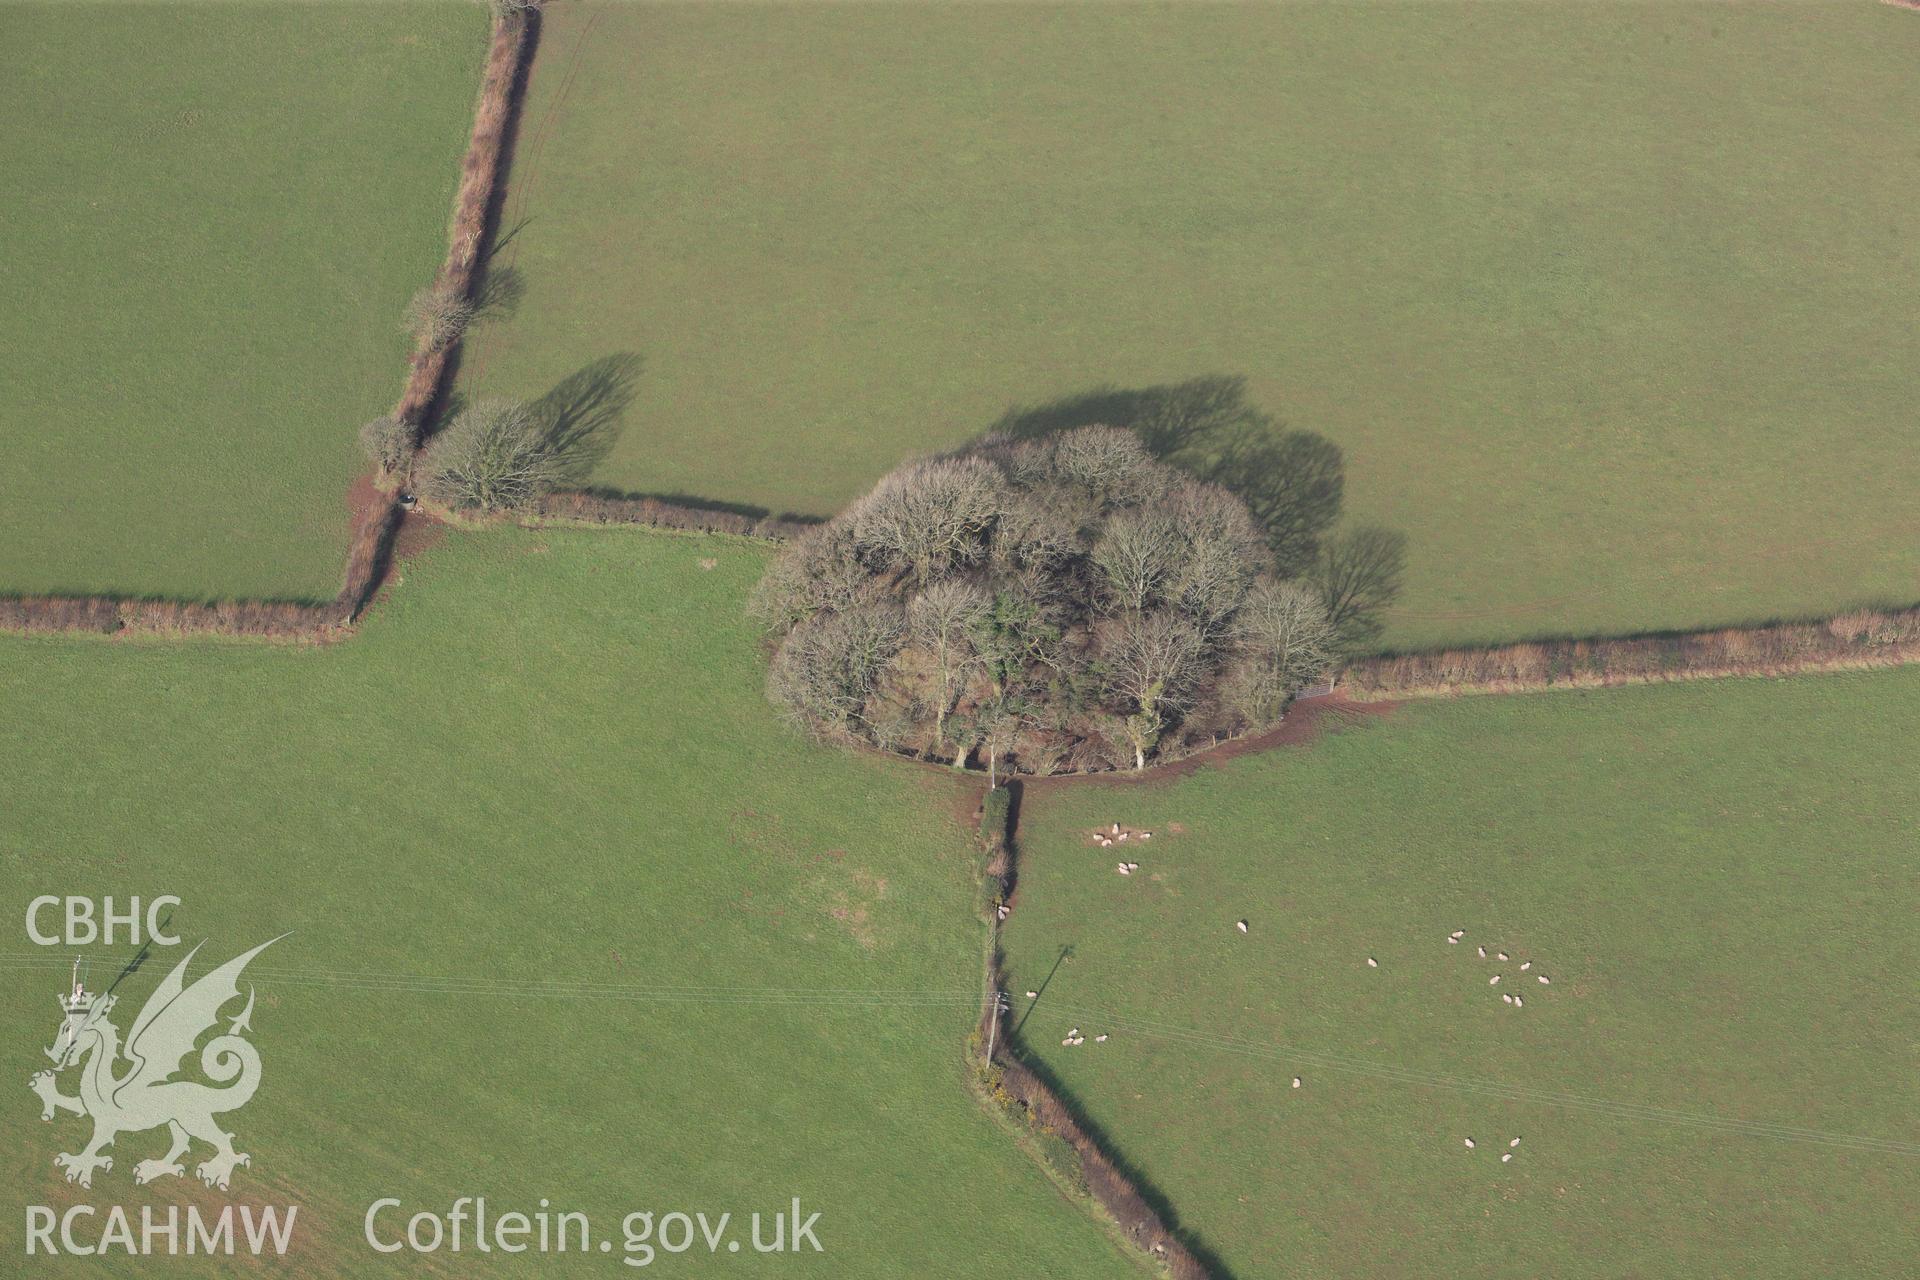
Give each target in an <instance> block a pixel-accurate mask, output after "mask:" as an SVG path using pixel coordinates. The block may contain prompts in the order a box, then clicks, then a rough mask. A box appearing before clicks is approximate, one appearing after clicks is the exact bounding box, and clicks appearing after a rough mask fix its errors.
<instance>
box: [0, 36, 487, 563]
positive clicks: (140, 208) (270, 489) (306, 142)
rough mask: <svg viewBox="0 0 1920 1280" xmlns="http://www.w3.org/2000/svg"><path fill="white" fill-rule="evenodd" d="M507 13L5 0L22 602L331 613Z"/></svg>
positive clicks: (0, 198) (5, 140)
mask: <svg viewBox="0 0 1920 1280" xmlns="http://www.w3.org/2000/svg"><path fill="white" fill-rule="evenodd" d="M485 42H486V18H485V14H484V13H483V12H481V11H480V10H479V9H478V8H477V7H476V6H474V5H471V4H465V3H445V2H442V3H416V4H408V5H366V4H323V3H274V4H258V3H239V4H233V3H202V2H200V0H189V2H187V3H169V4H64V3H63V4H4V5H0V117H4V118H5V120H6V121H7V127H6V128H5V129H3V130H0V174H4V175H5V180H4V181H3V182H0V227H3V228H4V229H5V238H6V251H5V253H3V254H0V296H4V297H5V298H6V305H5V306H4V307H0V351H4V352H5V357H4V360H0V469H3V470H4V472H5V474H6V476H7V478H8V479H7V495H6V499H5V501H4V502H0V591H6V592H29V593H31V592H65V593H93V592H108V593H114V594H121V595H135V596H139V595H158V596H174V597H185V598H190V599H204V598H214V597H233V596H266V597H277V598H303V599H329V598H331V597H332V596H333V594H334V592H335V591H337V590H339V587H340V571H341V564H342V562H343V560H344V559H345V555H346V542H347V531H348V513H347V507H346V491H347V486H348V482H349V480H350V479H351V477H352V475H353V473H354V471H355V470H356V469H357V468H358V467H360V466H361V465H362V463H361V460H360V458H359V456H358V451H357V449H356V446H355V444H354V432H355V430H356V428H358V426H359V425H360V423H361V422H363V421H365V420H366V419H368V418H371V417H373V416H375V415H377V414H379V413H382V412H385V411H386V409H387V408H388V407H390V406H391V404H392V403H393V400H394V398H395V397H396V396H397V395H398V394H399V391H400V384H401V382H402V380H403V379H404V376H405V372H406V369H405V360H406V351H407V343H406V339H405V338H404V337H403V336H402V335H401V334H400V333H399V332H398V331H397V328H396V326H397V324H398V320H399V315H400V312H401V309H402V308H403V306H404V305H405V303H406V300H407V298H408V296H409V295H410V294H411V293H412V292H413V290H415V289H416V288H418V287H419V286H420V285H422V284H424V283H426V282H427V281H428V280H430V279H431V278H432V275H433V272H434V270H435V268H436V267H437V266H438V264H439V260H440V257H441V255H442V254H443V253H444V252H445V250H446V226H447V217H448V211H449V208H450V207H451V203H452V197H453V189H454V183H455V181H456V179H457V178H458V177H459V168H460V155H461V152H462V150H463V149H464V146H465V142H466V134H467V130H468V127H469V125H470V123H471V114H472V106H473V97H474V92H475V88H476V86H477V85H478V83H479V75H480V64H481V60H482V58H483V57H484V55H485Z"/></svg>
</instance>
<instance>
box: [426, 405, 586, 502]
mask: <svg viewBox="0 0 1920 1280" xmlns="http://www.w3.org/2000/svg"><path fill="white" fill-rule="evenodd" d="M558 473H559V464H558V460H557V459H556V458H555V456H554V450H553V446H552V443H551V442H550V441H549V440H548V439H547V436H546V432H545V431H544V430H543V429H542V428H541V426H540V424H539V423H538V422H537V421H536V420H535V419H534V416H533V414H532V413H531V412H530V411H529V410H528V408H527V406H526V405H524V404H520V403H518V402H517V401H512V400H482V401H480V402H479V403H478V404H476V405H474V406H473V407H472V408H470V409H468V410H466V411H465V412H463V413H462V414H461V415H460V416H459V417H457V418H455V419H454V420H453V424H452V425H451V426H449V427H448V428H447V429H446V430H445V431H442V432H441V433H440V434H439V435H437V436H435V437H434V439H433V445H432V448H431V449H429V450H428V452H427V476H426V481H425V484H424V486H423V487H424V488H425V490H426V492H427V494H428V496H430V497H432V498H434V499H436V500H437V501H440V502H444V503H446V504H447V505H448V506H450V507H463V508H468V509H473V510H480V511H501V510H507V509H511V508H515V507H523V506H526V505H527V504H528V503H530V502H532V501H533V500H534V499H535V498H537V497H539V496H540V495H541V494H542V493H545V492H546V491H547V490H549V489H551V488H552V487H553V485H554V482H555V480H556V478H557V476H558Z"/></svg>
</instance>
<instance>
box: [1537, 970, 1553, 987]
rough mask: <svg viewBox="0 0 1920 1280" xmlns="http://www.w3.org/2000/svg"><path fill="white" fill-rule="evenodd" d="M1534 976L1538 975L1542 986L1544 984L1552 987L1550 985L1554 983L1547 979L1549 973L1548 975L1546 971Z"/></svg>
mask: <svg viewBox="0 0 1920 1280" xmlns="http://www.w3.org/2000/svg"><path fill="white" fill-rule="evenodd" d="M1534 977H1536V978H1537V979H1539V981H1540V985H1541V986H1543V987H1550V986H1552V985H1553V983H1551V982H1549V981H1548V980H1547V975H1546V974H1544V973H1537V974H1535V975H1534Z"/></svg>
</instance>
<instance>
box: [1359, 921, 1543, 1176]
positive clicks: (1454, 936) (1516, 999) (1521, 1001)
mask: <svg viewBox="0 0 1920 1280" xmlns="http://www.w3.org/2000/svg"><path fill="white" fill-rule="evenodd" d="M1466 936H1467V931H1466V930H1465V929H1455V930H1454V931H1453V932H1452V933H1450V934H1448V935H1447V945H1448V946H1455V947H1457V946H1459V945H1460V940H1461V939H1462V938H1464V937H1466ZM1474 951H1475V952H1477V953H1478V954H1479V956H1480V958H1481V959H1482V960H1485V959H1487V949H1486V948H1485V947H1482V946H1476V947H1474ZM1493 958H1494V959H1495V960H1498V961H1500V962H1501V963H1502V964H1505V963H1506V962H1507V961H1508V960H1509V959H1510V958H1511V957H1509V956H1508V955H1507V953H1506V952H1504V951H1495V952H1494V953H1493ZM1367 963H1368V964H1372V963H1373V961H1371V960H1369V961H1367ZM1532 968H1533V961H1531V960H1522V961H1521V962H1520V972H1521V973H1526V972H1527V971H1528V970H1530V969H1532ZM1504 976H1505V975H1504V974H1498V973H1496V974H1494V975H1493V976H1492V977H1491V978H1488V979H1487V985H1488V986H1490V987H1497V986H1499V985H1500V979H1501V978H1502V977H1504ZM1533 978H1534V981H1536V982H1538V983H1539V984H1540V985H1541V986H1543V987H1550V986H1552V985H1553V979H1551V978H1549V977H1547V975H1546V974H1544V973H1536V974H1534V975H1533ZM1500 1001H1501V1003H1502V1004H1507V1005H1511V1006H1512V1007H1514V1008H1515V1009H1524V1008H1526V1006H1527V1001H1526V997H1524V996H1520V995H1516V994H1513V993H1511V992H1507V991H1502V992H1501V993H1500ZM1469 1145H1471V1144H1469Z"/></svg>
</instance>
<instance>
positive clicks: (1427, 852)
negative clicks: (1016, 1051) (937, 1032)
mask: <svg viewBox="0 0 1920 1280" xmlns="http://www.w3.org/2000/svg"><path fill="white" fill-rule="evenodd" d="M1917 714H1920V671H1915V670H1910V669H1909V670H1900V671H1894V672H1886V673H1879V674H1872V675H1850V676H1821V677H1803V678H1800V679H1797V680H1790V681H1765V680H1729V681H1719V682H1713V683H1702V684H1692V685H1685V686H1681V685H1670V686H1661V687H1643V688H1634V689H1620V690H1613V691H1605V692H1593V693H1552V694H1542V695H1534V696H1526V697H1522V696H1514V697H1503V698H1478V699H1466V700H1461V701H1458V702H1452V703H1427V704H1420V705H1407V706H1404V707H1401V708H1400V709H1398V710H1397V711H1395V712H1393V713H1392V714H1391V715H1388V716H1386V717H1383V718H1378V719H1369V720H1368V721H1366V722H1365V723H1364V724H1361V725H1359V726H1357V727H1354V728H1351V729H1348V730H1346V731H1344V732H1340V733H1337V734H1334V735H1332V736H1328V737H1324V738H1322V739H1321V740H1319V741H1317V742H1315V743H1313V744H1311V745H1309V746H1305V747H1297V748H1292V749H1287V750H1282V751H1279V752H1275V753H1272V754H1269V755H1265V756H1258V757H1248V758H1244V759H1240V760H1236V761H1233V762H1231V763H1230V764H1228V765H1226V766H1224V767H1222V768H1219V769H1202V770H1200V771H1199V772H1198V773H1196V774H1195V775H1194V776H1192V777H1191V778H1188V779H1185V780H1181V781H1179V782H1177V783H1174V784H1172V785H1166V786H1142V787H1124V786H1108V787H1097V786H1096V787H1090V788H1089V787H1073V788H1069V789H1053V790H1044V791H1042V790H1034V791H1030V793H1029V795H1028V797H1027V801H1026V804H1025V806H1024V811H1025V819H1024V822H1023V831H1022V840H1021V844H1022V849H1023V851H1024V854H1023V859H1022V868H1021V870H1022V874H1021V879H1020V893H1019V899H1018V906H1017V909H1016V910H1015V911H1014V913H1013V916H1012V919H1011V921H1010V922H1009V924H1008V926H1007V933H1006V937H1007V951H1008V954H1009V957H1010V960H1011V966H1012V985H1013V988H1014V991H1015V994H1016V997H1018V994H1019V993H1020V992H1021V991H1024V990H1026V989H1031V988H1037V987H1038V986H1039V984H1040V982H1041V980H1042V979H1043V978H1044V977H1045V975H1046V974H1047V972H1048V970H1049V969H1050V968H1051V967H1052V965H1053V964H1054V962H1055V960H1056V959H1057V957H1058V956H1059V954H1060V950H1061V948H1062V947H1065V946H1071V947H1072V948H1073V953H1072V956H1071V957H1070V958H1069V959H1068V960H1066V962H1065V963H1064V964H1063V965H1062V966H1061V967H1060V970H1059V973H1058V975H1057V976H1056V977H1055V978H1054V980H1053V982H1052V983H1051V984H1050V985H1049V986H1048V987H1047V989H1046V992H1045V994H1044V995H1043V997H1042V998H1041V1000H1040V1001H1039V1002H1038V1003H1037V1006H1036V1007H1035V1009H1034V1012H1033V1014H1032V1016H1031V1019H1030V1021H1029V1022H1028V1023H1027V1025H1026V1028H1025V1029H1024V1031H1023V1038H1024V1040H1025V1043H1026V1044H1028V1045H1029V1046H1031V1051H1032V1052H1033V1054H1034V1055H1035V1056H1036V1057H1037V1058H1038V1059H1039V1060H1040V1061H1042V1062H1043V1063H1044V1064H1045V1065H1046V1066H1047V1067H1048V1068H1049V1069H1050V1070H1052V1071H1053V1072H1055V1073H1057V1075H1058V1076H1059V1077H1060V1078H1061V1079H1062V1081H1063V1082H1064V1083H1065V1085H1066V1087H1067V1089H1068V1090H1069V1091H1070V1092H1071V1093H1072V1094H1074V1095H1076V1096H1077V1097H1079V1098H1080V1099H1081V1100H1082V1101H1083V1103H1084V1105H1085V1106H1086V1108H1087V1110H1088V1112H1089V1113H1090V1115H1091V1117H1092V1118H1093V1120H1094V1121H1095V1122H1097V1123H1098V1124H1099V1125H1100V1126H1102V1127H1103V1128H1104V1129H1105V1130H1106V1131H1107V1132H1108V1133H1109V1134H1110V1135H1111V1136H1112V1138H1113V1139H1114V1140H1115V1141H1116V1142H1117V1144H1118V1146H1119V1148H1120V1150H1121V1151H1123V1152H1124V1153H1125V1154H1126V1155H1127V1156H1129V1157H1131V1158H1132V1159H1133V1161H1134V1162H1135V1163H1136V1164H1137V1165H1138V1166H1139V1168H1140V1169H1141V1170H1142V1172H1143V1173H1144V1174H1145V1175H1146V1176H1147V1178H1148V1179H1150V1180H1151V1181H1152V1182H1153V1183H1155V1184H1156V1185H1157V1186H1158V1187H1159V1188H1160V1190H1161V1191H1162V1192H1164V1193H1165V1194H1166V1195H1167V1196H1168V1197H1170V1198H1171V1200H1172V1202H1173V1204H1174V1205H1175V1206H1176V1207H1177V1208H1178V1210H1179V1213H1180V1218H1181V1221H1182V1223H1183V1224H1184V1225H1185V1226H1186V1227H1187V1228H1188V1229H1189V1230H1190V1231H1192V1232H1194V1233H1195V1234H1196V1235H1197V1236H1198V1237H1199V1238H1200V1239H1201V1240H1202V1241H1203V1242H1204V1243H1205V1244H1207V1245H1208V1246H1210V1247H1212V1248H1213V1249H1214V1250H1216V1251H1217V1252H1218V1254H1219V1255H1220V1256H1221V1257H1222V1258H1223V1259H1224V1261H1225V1262H1226V1263H1227V1265H1228V1267H1229V1268H1230V1269H1231V1272H1232V1274H1234V1275H1237V1276H1241V1277H1245V1278H1248V1280H1251V1278H1252V1277H1260V1276H1314V1277H1344V1276H1353V1277H1369V1278H1370V1280H1379V1278H1381V1277H1395V1276H1434V1275H1443V1274H1444V1275H1473V1276H1500V1277H1516V1278H1517V1277H1529V1276H1542V1275H1551V1276H1557V1277H1567V1278H1569V1280H1578V1278H1580V1277H1617V1276H1625V1275H1632V1276H1644V1277H1648V1278H1649V1280H1652V1278H1655V1277H1671V1278H1673V1280H1680V1278H1682V1277H1691V1276H1699V1275H1709V1274H1713V1275H1752V1276H1758V1275H1774V1276H1790V1275H1791V1276H1802V1275H1881V1274H1894V1273H1898V1272H1900V1271H1902V1270H1904V1269H1905V1268H1906V1267H1907V1262H1908V1257H1909V1255H1910V1253H1911V1231H1910V1230H1909V1225H1910V1224H1909V1217H1910V1215H1908V1214H1906V1213H1905V1212H1903V1211H1902V1210H1901V1209H1900V1208H1899V1206H1903V1205H1909V1204H1913V1203H1915V1202H1916V1200H1920V1123H1916V1116H1920V1108H1916V1103H1920V1090H1916V1086H1915V1083H1914V1081H1915V1076H1914V1071H1913V1067H1914V1053H1915V1045H1916V1044H1920V1016H1917V1015H1916V1012H1915V1006H1914V1003H1913V1001H1912V1000H1911V999H1909V998H1908V996H1909V994H1910V989H1911V985H1912V984H1911V981H1910V980H1909V978H1908V977H1906V975H1908V974H1910V973H1911V972H1912V971H1913V969H1914V967H1915V965H1916V964H1920V928H1916V927H1915V921H1916V919H1920V914H1917V913H1920V878H1916V874H1915V870H1914V865H1913V853H1914V850H1915V848H1916V847H1920V826H1917V825H1916V819H1915V816H1914V815H1915V813H1916V811H1920V784H1916V781H1915V776H1914V771H1913V769H1912V767H1911V758H1910V757H1911V751H1910V744H1909V739H1910V737H1911V736H1912V726H1913V724H1914V722H1915V717H1916V715H1917ZM1111 822H1121V823H1125V824H1129V825H1134V826H1139V827H1145V828H1149V829H1151V830H1153V831H1154V832H1155V837H1154V839H1153V840H1152V841H1151V842H1150V843H1148V844H1145V845H1138V844H1134V843H1132V842H1130V843H1129V846H1127V847H1124V848H1122V849H1121V850H1120V851H1119V853H1118V855H1116V853H1115V851H1113V850H1109V849H1101V848H1097V847H1091V846H1090V841H1089V837H1088V835H1087V832H1088V831H1089V830H1090V829H1091V828H1092V827H1093V826H1094V825H1095V824H1097V823H1111ZM1175 824H1180V825H1181V826H1183V827H1184V828H1185V830H1184V833H1177V832H1176V831H1175V830H1174V827H1175ZM1117 856H1119V857H1125V858H1128V859H1131V860H1135V861H1138V862H1139V863H1140V870H1139V871H1138V872H1137V873H1135V874H1134V875H1132V876H1130V877H1125V878H1123V877H1121V876H1119V875H1117V874H1115V872H1114V870H1113V864H1114V862H1115V861H1116V857H1117ZM1239 919H1245V920H1247V921H1248V922H1249V931H1248V932H1247V933H1246V934H1245V935H1242V934H1240V933H1238V932H1237V931H1236V930H1235V928H1234V922H1235V921H1236V920H1239ZM1455 929H1465V930H1466V936H1465V938H1464V940H1463V942H1462V943H1461V944H1460V945H1457V946H1450V945H1448V944H1447V942H1446V937H1447V935H1448V934H1449V933H1450V932H1452V931H1453V930H1455ZM1482 945H1484V946H1485V947H1486V948H1487V950H1488V952H1489V953H1490V957H1493V958H1489V959H1487V960H1481V959H1479V958H1477V956H1476V954H1475V951H1476V948H1477V947H1479V946H1482ZM1502 950H1504V951H1506V952H1507V953H1508V955H1509V957H1510V958H1509V961H1508V962H1506V963H1501V962H1499V961H1498V960H1497V955H1498V952H1500V951H1502ZM1369 956H1371V957H1374V958H1375V959H1377V960H1378V962H1379V967H1378V968H1369V967H1368V966H1367V964H1366V961H1367V958H1368V957H1369ZM1524 961H1531V962H1532V964H1533V967H1532V968H1531V969H1529V970H1527V971H1524V972H1523V971H1521V970H1520V969H1519V965H1520V964H1521V963H1522V962H1524ZM1496 973H1498V974H1500V975H1502V982H1501V984H1500V985H1498V986H1493V985H1489V982H1488V979H1489V978H1490V977H1492V976H1493V975H1494V974H1496ZM1540 974H1546V975H1548V976H1549V977H1550V978H1551V979H1552V982H1551V985H1547V986H1542V985H1539V984H1538V983H1537V982H1536V981H1535V979H1536V978H1537V977H1538V976H1539V975H1540ZM1502 992H1508V993H1513V994H1518V995H1520V996H1521V997H1522V998H1523V999H1524V1001H1525V1005H1524V1007H1520V1008H1514V1007H1511V1006H1507V1005H1505V1004H1503V1003H1502V1002H1501V1001H1500V999H1499V996H1500V994H1501V993H1502ZM1016 1003H1024V1002H1023V1001H1020V1000H1018V999H1016ZM1076 1025H1077V1026H1078V1027H1079V1028H1080V1029H1081V1030H1082V1032H1083V1034H1085V1035H1087V1036H1089V1037H1091V1036H1094V1035H1097V1034H1100V1033H1103V1032H1109V1033H1111V1034H1112V1036H1113V1038H1112V1039H1111V1040H1109V1041H1108V1042H1107V1043H1105V1044H1095V1043H1094V1042H1093V1041H1092V1040H1091V1039H1089V1040H1088V1042H1087V1043H1086V1044H1084V1045H1082V1046H1080V1047H1078V1048H1062V1047H1061V1046H1060V1039H1061V1037H1062V1036H1064V1035H1065V1034H1066V1033H1067V1031H1068V1030H1069V1029H1071V1028H1072V1027H1074V1026H1076ZM1296 1075H1298V1076H1300V1077H1302V1086H1301V1088H1300V1089H1298V1090H1294V1089H1293V1088H1291V1087H1290V1082H1291V1079H1292V1077H1294V1076H1296ZM1547 1095H1556V1096H1554V1097H1549V1096H1547ZM1654 1109H1660V1114H1656V1113H1655V1110H1654ZM1763 1126H1789V1127H1792V1128H1793V1129H1796V1130H1800V1131H1804V1132H1801V1133H1797V1134H1776V1133H1775V1132H1774V1131H1772V1130H1767V1131H1764V1132H1763V1131H1762V1128H1761V1127H1763ZM1515 1136H1519V1137H1521V1138H1522V1139H1523V1141H1522V1143H1521V1145H1520V1146H1519V1147H1518V1148H1509V1147H1508V1145H1507V1144H1508V1141H1509V1139H1511V1138H1512V1137H1515ZM1467 1137H1473V1138H1474V1139H1475V1140H1476V1142H1477V1144H1478V1145H1477V1147H1476V1148H1475V1149H1474V1150H1472V1151H1468V1150H1467V1149H1466V1148H1465V1147H1464V1145H1463V1140H1464V1139H1465V1138H1467ZM1855 1137H1858V1138H1859V1139H1861V1140H1860V1141H1855V1140H1854V1138H1855ZM1876 1143H1890V1144H1904V1145H1903V1146H1900V1147H1899V1149H1897V1150H1896V1149H1885V1148H1882V1149H1875V1146H1874V1144H1876ZM1509 1150H1512V1151H1513V1153H1514V1155H1515V1159H1514V1160H1513V1161H1512V1162H1511V1163H1510V1164H1502V1163H1501V1162H1500V1160H1499V1156H1500V1154H1501V1153H1504V1152H1507V1151H1509Z"/></svg>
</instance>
